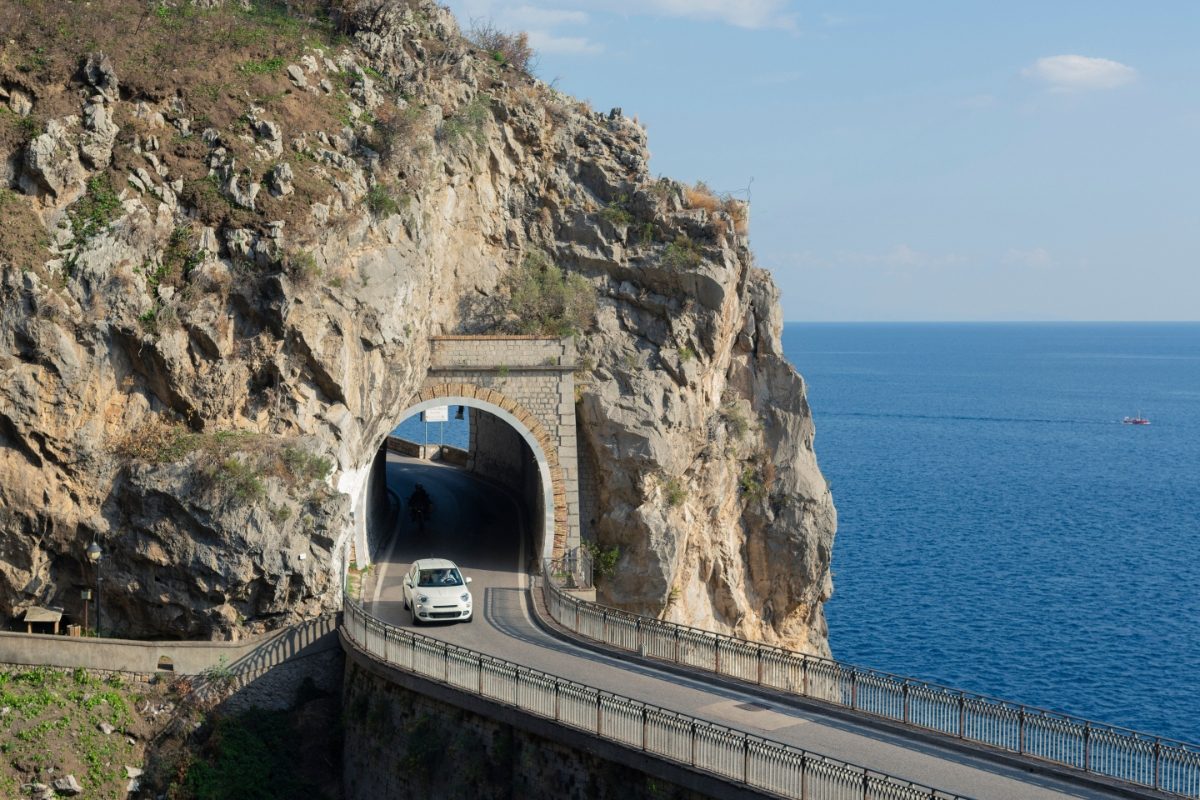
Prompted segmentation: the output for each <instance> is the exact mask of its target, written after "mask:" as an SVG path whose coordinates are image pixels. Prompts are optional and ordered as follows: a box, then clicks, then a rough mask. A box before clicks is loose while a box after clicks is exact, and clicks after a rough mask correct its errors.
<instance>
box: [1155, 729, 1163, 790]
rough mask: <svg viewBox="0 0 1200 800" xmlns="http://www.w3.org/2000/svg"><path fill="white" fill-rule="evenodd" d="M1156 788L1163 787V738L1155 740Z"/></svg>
mask: <svg viewBox="0 0 1200 800" xmlns="http://www.w3.org/2000/svg"><path fill="white" fill-rule="evenodd" d="M1154 788H1155V789H1160V788H1162V739H1155V740H1154Z"/></svg>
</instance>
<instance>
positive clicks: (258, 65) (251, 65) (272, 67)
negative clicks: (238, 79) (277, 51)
mask: <svg viewBox="0 0 1200 800" xmlns="http://www.w3.org/2000/svg"><path fill="white" fill-rule="evenodd" d="M285 63H287V62H286V61H285V60H284V59H282V58H279V57H278V56H277V57H275V58H264V59H262V60H259V61H247V62H246V63H244V64H242V65H241V66H240V67H238V71H239V72H244V73H245V74H247V75H267V74H270V73H272V72H279V70H281V69H283V66H284V64H285Z"/></svg>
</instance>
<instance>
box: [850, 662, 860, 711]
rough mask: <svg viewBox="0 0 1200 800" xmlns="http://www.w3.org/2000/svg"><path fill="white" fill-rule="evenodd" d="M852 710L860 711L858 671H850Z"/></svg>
mask: <svg viewBox="0 0 1200 800" xmlns="http://www.w3.org/2000/svg"><path fill="white" fill-rule="evenodd" d="M850 708H851V709H853V710H855V711H857V710H858V670H856V669H852V670H850Z"/></svg>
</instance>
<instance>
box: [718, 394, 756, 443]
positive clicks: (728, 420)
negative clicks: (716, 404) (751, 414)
mask: <svg viewBox="0 0 1200 800" xmlns="http://www.w3.org/2000/svg"><path fill="white" fill-rule="evenodd" d="M721 416H722V417H724V418H725V424H726V425H727V426H728V427H729V430H731V431H733V435H734V437H736V438H738V439H741V438H742V437H743V436H745V435H746V433H747V431H749V430H750V420H748V419H746V415H745V414H744V413H743V412H742V407H741V406H740V405H738V404H737V403H726V404H725V405H724V406H723V407H722V408H721Z"/></svg>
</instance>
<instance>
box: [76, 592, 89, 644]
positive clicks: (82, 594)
mask: <svg viewBox="0 0 1200 800" xmlns="http://www.w3.org/2000/svg"><path fill="white" fill-rule="evenodd" d="M79 596H80V597H82V598H83V635H84V636H87V631H88V601H89V600H91V599H92V590H91V589H84V590H83V591H81V592H80V593H79Z"/></svg>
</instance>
